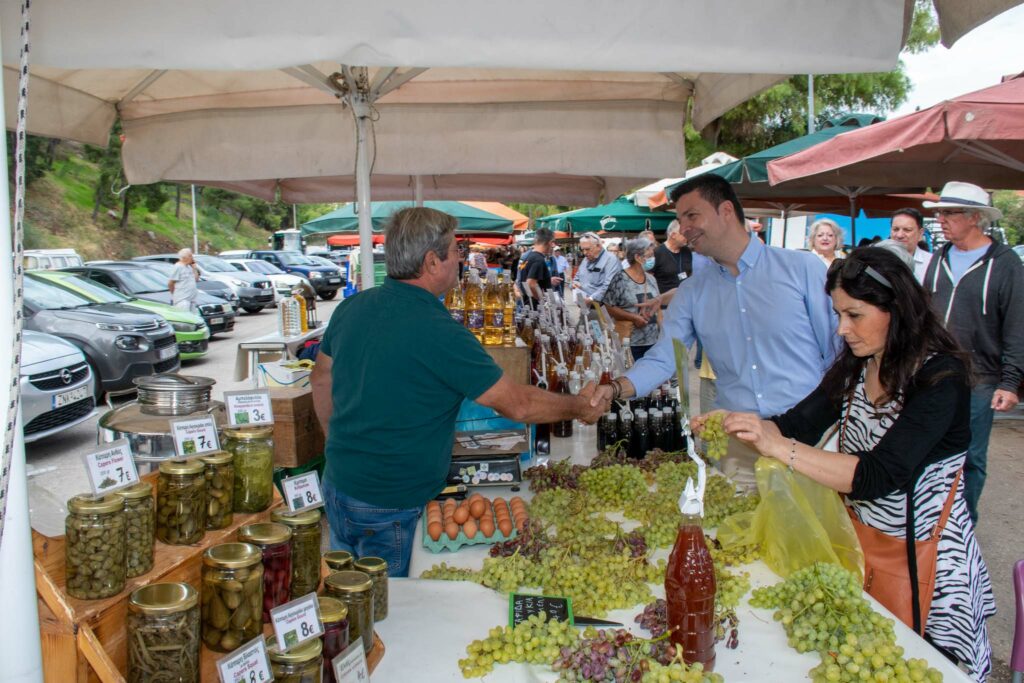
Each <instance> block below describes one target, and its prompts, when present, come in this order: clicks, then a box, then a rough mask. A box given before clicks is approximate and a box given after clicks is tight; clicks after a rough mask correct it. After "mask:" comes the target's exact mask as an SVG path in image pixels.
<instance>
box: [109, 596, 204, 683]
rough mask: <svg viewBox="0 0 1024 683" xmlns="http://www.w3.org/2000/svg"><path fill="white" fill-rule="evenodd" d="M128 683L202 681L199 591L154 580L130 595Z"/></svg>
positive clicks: (188, 682)
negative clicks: (200, 674) (200, 667)
mask: <svg viewBox="0 0 1024 683" xmlns="http://www.w3.org/2000/svg"><path fill="white" fill-rule="evenodd" d="M127 623H128V677H127V680H128V683H154V682H156V681H175V682H176V683H199V679H200V676H199V641H200V638H199V631H200V629H199V591H197V590H196V589H195V588H193V587H192V586H190V585H188V584H187V583H153V584H150V585H148V586H144V587H142V588H139V589H136V590H135V591H133V592H132V594H131V597H130V598H129V599H128V616H127Z"/></svg>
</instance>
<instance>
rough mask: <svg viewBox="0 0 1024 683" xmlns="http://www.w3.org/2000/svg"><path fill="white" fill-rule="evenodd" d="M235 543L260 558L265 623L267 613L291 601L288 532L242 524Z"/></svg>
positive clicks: (279, 526)
mask: <svg viewBox="0 0 1024 683" xmlns="http://www.w3.org/2000/svg"><path fill="white" fill-rule="evenodd" d="M238 540H239V541H241V542H242V543H251V544H252V545H254V546H256V547H257V548H259V549H260V552H261V553H262V555H263V621H265V622H268V623H269V622H270V610H272V609H274V608H275V607H277V606H278V605H283V604H284V603H286V602H288V601H289V600H290V599H291V588H292V530H291V529H289V528H288V527H286V526H285V525H284V524H277V523H274V522H257V523H256V524H246V525H245V526H243V527H242V528H240V529H239V530H238Z"/></svg>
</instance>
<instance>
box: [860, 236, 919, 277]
mask: <svg viewBox="0 0 1024 683" xmlns="http://www.w3.org/2000/svg"><path fill="white" fill-rule="evenodd" d="M871 246H872V247H878V248H880V249H888V250H889V251H891V252H892V253H894V254H896V256H898V257H899V259H900V261H903V265H905V266H906V267H907V268H910V270H914V257H913V256H911V255H910V252H909V251H907V248H906V246H904V244H903V243H902V242H897V241H896V240H881V241H879V242H875V243H874V244H872V245H871Z"/></svg>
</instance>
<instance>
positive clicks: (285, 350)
mask: <svg viewBox="0 0 1024 683" xmlns="http://www.w3.org/2000/svg"><path fill="white" fill-rule="evenodd" d="M326 330H327V326H326V325H323V324H322V325H320V326H319V327H314V328H312V329H310V330H309V331H308V332H303V333H302V334H300V335H296V336H294V337H285V336H284V335H282V334H280V333H278V332H274V333H271V334H264V335H261V336H259V337H253V338H252V339H246V340H245V341H241V342H238V351H237V352H236V353H235V381H236V382H241V381H243V380H246V379H248V378H249V376H250V375H252V376H253V377H255V375H256V363H257V362H258V360H259V355H260V354H261V353H275V352H276V353H281V354H282V358H285V359H287V358H295V357H296V356H298V354H299V352H300V351H301V349H302V347H303V346H305V344H306V342H308V341H310V340H311V339H319V338H320V337H322V336H323V334H324V332H325V331H326Z"/></svg>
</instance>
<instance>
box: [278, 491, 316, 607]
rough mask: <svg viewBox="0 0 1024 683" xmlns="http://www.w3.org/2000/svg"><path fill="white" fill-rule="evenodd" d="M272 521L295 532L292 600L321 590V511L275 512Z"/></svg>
mask: <svg viewBox="0 0 1024 683" xmlns="http://www.w3.org/2000/svg"><path fill="white" fill-rule="evenodd" d="M270 520H271V521H272V522H277V523H278V524H284V525H285V526H286V527H288V528H289V529H291V530H292V587H291V596H292V598H297V597H299V596H302V595H306V594H307V593H315V592H316V591H317V589H318V588H319V587H320V511H319V510H303V511H302V512H288V511H286V510H274V511H273V512H272V513H270Z"/></svg>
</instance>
